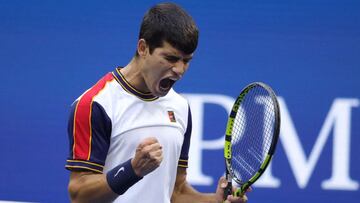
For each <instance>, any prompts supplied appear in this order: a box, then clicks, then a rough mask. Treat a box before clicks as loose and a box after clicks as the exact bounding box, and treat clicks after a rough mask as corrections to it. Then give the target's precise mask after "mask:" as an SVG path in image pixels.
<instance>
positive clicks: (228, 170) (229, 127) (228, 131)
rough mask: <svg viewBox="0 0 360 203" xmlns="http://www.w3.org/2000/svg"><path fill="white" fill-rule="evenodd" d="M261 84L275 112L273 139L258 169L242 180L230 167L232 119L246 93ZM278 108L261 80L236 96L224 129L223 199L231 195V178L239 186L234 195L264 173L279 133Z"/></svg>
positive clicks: (241, 192)
mask: <svg viewBox="0 0 360 203" xmlns="http://www.w3.org/2000/svg"><path fill="white" fill-rule="evenodd" d="M256 86H261V87H263V88H264V89H265V90H266V91H267V92H268V93H269V95H270V97H271V99H272V101H273V104H274V111H275V112H274V113H275V122H274V132H273V139H272V141H271V145H270V148H269V151H268V152H267V155H266V157H265V160H264V162H263V163H262V164H261V166H260V169H259V170H258V171H257V172H256V173H255V174H254V175H253V176H252V177H251V178H250V179H249V180H248V181H247V182H242V181H241V180H240V179H239V178H237V177H236V176H235V175H234V171H233V169H232V167H231V159H232V152H231V147H232V144H231V138H232V130H233V126H234V121H235V117H236V114H237V112H238V110H239V108H240V105H241V102H242V101H243V100H244V98H245V96H246V94H247V93H248V92H249V91H250V90H251V89H252V88H254V87H256ZM280 120H281V119H280V108H279V103H278V101H277V99H276V95H275V93H274V91H273V90H272V89H271V88H270V87H269V86H268V85H266V84H265V83H262V82H254V83H251V84H249V85H248V86H246V87H245V88H244V89H243V90H242V91H241V93H240V94H239V96H238V97H237V99H236V101H235V103H234V105H233V107H232V109H231V113H230V115H229V118H228V121H227V125H226V131H225V146H224V157H225V165H226V167H225V168H226V173H225V175H226V179H227V181H228V185H227V187H226V188H225V189H224V200H225V199H226V198H227V196H228V195H231V194H232V193H233V192H232V180H234V181H235V182H236V183H237V184H239V185H240V188H239V189H238V190H237V191H236V192H235V193H234V195H235V196H239V195H242V194H243V193H244V192H245V191H246V190H247V189H248V188H249V187H250V186H251V185H252V184H253V183H254V182H255V181H256V180H258V179H259V178H260V176H261V175H262V174H263V173H264V171H265V170H266V168H267V166H268V165H269V163H270V161H271V159H272V157H273V154H274V152H275V149H276V144H277V141H278V139H279V133H280Z"/></svg>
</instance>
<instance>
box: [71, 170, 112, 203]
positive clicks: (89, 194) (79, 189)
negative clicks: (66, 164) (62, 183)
mask: <svg viewBox="0 0 360 203" xmlns="http://www.w3.org/2000/svg"><path fill="white" fill-rule="evenodd" d="M68 190H69V194H70V199H71V202H76V203H77V202H112V201H113V200H114V199H115V198H116V197H117V196H118V195H117V194H116V193H114V192H113V191H112V190H111V189H110V187H109V185H108V183H107V181H106V175H104V174H93V173H88V172H75V173H74V172H73V173H71V175H70V183H69V187H68Z"/></svg>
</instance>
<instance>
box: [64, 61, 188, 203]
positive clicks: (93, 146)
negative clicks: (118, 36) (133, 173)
mask: <svg viewBox="0 0 360 203" xmlns="http://www.w3.org/2000/svg"><path fill="white" fill-rule="evenodd" d="M68 131H69V140H70V155H69V157H68V160H67V164H66V168H67V169H69V170H90V171H94V172H97V173H107V172H108V171H110V170H111V169H113V168H114V167H116V166H118V165H119V164H122V163H124V162H126V161H128V160H129V159H130V158H133V157H134V155H135V150H136V147H137V146H138V144H139V143H140V142H141V141H142V140H143V139H145V138H147V137H156V138H157V140H158V141H159V143H160V144H161V146H162V149H163V157H164V158H163V161H162V162H161V164H160V166H159V167H158V168H157V169H155V170H154V171H153V172H151V173H149V174H148V175H146V176H144V177H143V179H141V180H140V181H138V182H137V183H136V184H134V185H133V186H132V187H130V188H129V189H128V190H127V191H126V192H125V193H124V194H123V195H120V196H119V197H118V198H117V199H116V200H115V202H134V203H136V202H144V201H146V202H154V203H155V202H156V203H162V202H164V203H165V202H166V203H167V202H170V198H171V195H172V192H173V189H174V185H175V180H176V173H177V167H187V162H188V151H189V144H190V135H191V114H190V110H189V105H188V103H187V101H186V100H185V99H184V98H183V97H182V96H180V95H179V94H178V93H176V92H175V91H174V90H173V89H171V90H170V91H169V93H168V94H167V95H166V96H164V97H154V96H152V95H151V94H149V93H147V94H146V93H145V94H144V93H141V92H139V91H138V90H136V89H135V88H133V87H132V86H131V85H130V84H129V83H128V82H127V81H126V80H125V78H124V77H123V76H122V75H121V73H120V71H119V68H117V69H116V70H115V71H113V72H112V73H108V74H107V75H105V76H104V77H103V78H102V79H101V80H99V81H98V82H97V83H96V84H95V85H94V86H93V87H91V88H90V89H88V90H87V91H86V92H85V93H84V94H83V95H81V96H80V97H79V98H78V99H77V100H76V101H75V102H74V104H73V108H72V112H71V114H70V119H69V127H68Z"/></svg>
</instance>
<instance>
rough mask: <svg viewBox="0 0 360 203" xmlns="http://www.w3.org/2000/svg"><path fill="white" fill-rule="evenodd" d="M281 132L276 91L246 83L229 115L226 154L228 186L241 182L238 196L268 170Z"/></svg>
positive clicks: (237, 192)
mask: <svg viewBox="0 0 360 203" xmlns="http://www.w3.org/2000/svg"><path fill="white" fill-rule="evenodd" d="M279 131H280V113H279V104H278V101H277V99H276V95H275V93H274V91H273V90H272V89H271V88H270V87H269V86H268V85H266V84H264V83H261V82H255V83H251V84H249V85H248V86H246V87H245V88H244V89H243V90H242V91H241V93H240V95H239V96H238V98H237V99H236V101H235V103H234V105H233V107H232V110H231V113H230V115H229V118H228V122H227V126H226V132H225V133H226V134H225V147H224V156H225V163H226V179H227V181H228V185H227V187H226V188H225V189H224V200H226V198H227V196H228V195H231V194H233V192H232V180H234V181H235V182H236V183H237V184H239V189H238V190H237V191H235V194H234V195H235V196H239V195H241V194H243V193H244V192H245V191H246V190H247V189H248V188H249V187H250V185H252V184H253V183H254V182H255V181H256V180H257V179H258V178H259V177H260V176H261V175H262V174H263V173H264V171H265V169H266V167H267V166H268V165H269V163H270V161H271V158H272V156H273V154H274V152H275V148H276V143H277V141H278V138H279Z"/></svg>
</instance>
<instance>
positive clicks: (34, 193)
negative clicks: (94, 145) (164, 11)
mask: <svg viewBox="0 0 360 203" xmlns="http://www.w3.org/2000/svg"><path fill="white" fill-rule="evenodd" d="M175 2H176V3H178V4H180V5H181V6H182V7H184V8H185V10H187V11H188V12H189V13H190V14H191V15H192V16H193V17H194V19H195V21H196V22H197V24H198V26H199V28H200V41H199V46H198V49H197V52H196V53H195V56H194V59H193V61H192V62H191V65H190V69H189V71H188V72H187V74H186V76H185V77H184V79H183V80H182V81H180V82H179V83H178V84H176V86H175V89H176V90H177V91H178V92H180V93H184V94H185V95H186V96H187V97H188V98H189V100H190V101H192V105H194V104H195V103H196V102H198V101H200V100H201V99H202V100H201V101H202V102H203V103H202V104H203V105H202V107H203V110H204V111H203V112H202V114H201V115H203V117H198V118H199V119H198V122H195V124H198V126H197V127H196V126H194V128H195V129H196V132H194V133H193V136H197V138H193V139H195V140H193V141H192V142H193V143H194V145H195V146H196V147H197V148H192V150H193V151H194V152H200V153H198V154H199V156H194V155H193V154H191V155H190V157H193V158H190V159H192V160H191V163H196V164H193V165H194V167H193V169H191V168H192V165H191V164H190V169H189V171H190V172H189V176H190V177H189V181H190V182H191V183H192V184H193V185H194V187H196V188H197V189H199V190H200V191H203V192H213V191H215V188H216V183H217V179H218V178H219V177H220V176H221V175H222V173H223V171H224V164H223V158H222V153H223V152H222V149H221V148H220V147H219V146H220V145H219V144H217V145H216V144H215V145H216V146H215V147H211V146H210V145H209V142H212V143H214V142H213V141H214V140H217V139H219V140H221V138H222V135H223V131H224V128H225V123H226V117H227V111H226V108H225V107H224V105H223V106H222V105H220V104H219V103H217V102H211V101H209V100H206V96H209V95H212V96H215V97H216V98H220V97H225V98H228V99H229V98H235V97H236V96H237V94H238V93H239V92H240V90H241V89H242V88H243V87H244V86H245V85H246V84H248V83H250V82H253V81H263V82H265V83H268V84H270V85H271V86H272V87H273V89H274V90H275V91H276V93H277V94H278V96H279V97H280V98H281V101H282V109H283V110H284V109H285V110H286V112H282V113H285V115H284V116H283V123H282V124H283V126H282V127H283V128H282V132H281V139H280V142H279V145H278V148H277V152H276V156H275V158H274V160H273V162H272V166H271V169H270V170H271V173H270V175H269V176H268V177H272V178H275V179H276V180H277V181H275V182H277V183H276V184H272V185H271V184H270V183H269V181H268V182H267V183H269V184H268V185H266V184H265V182H266V181H265V180H263V181H262V184H259V185H258V186H254V191H253V192H252V193H251V194H249V199H250V201H249V202H254V203H265V202H267V203H275V202H276V203H287V202H295V203H296V202H299V203H300V202H304V201H307V202H348V203H355V202H358V201H359V198H360V192H359V181H360V175H359V171H360V158H359V153H360V149H359V148H357V146H358V145H359V144H360V138H359V136H360V126H359V123H360V110H359V108H360V106H359V100H360V90H359V88H360V80H359V77H360V1H357V0H342V1H340V0H238V1H235V0H224V1H215V0H209V1H175ZM156 3H157V1H145V0H143V1H140V0H134V1H55V0H54V1H43V0H32V1H20V0H11V1H10V0H8V1H6V0H0V68H1V74H0V81H1V85H0V98H1V99H0V106H1V111H0V112H1V113H0V156H1V163H0V200H12V201H32V202H68V201H69V200H68V195H67V182H68V175H69V172H68V171H66V170H65V169H64V165H65V160H66V157H67V153H68V140H67V134H66V127H67V119H68V114H69V110H70V108H69V107H70V105H71V103H72V102H73V101H74V100H75V99H76V98H77V97H78V96H79V95H80V94H81V93H82V92H83V91H85V90H86V89H87V88H89V87H90V86H91V85H93V84H94V83H95V82H96V81H97V80H98V79H99V78H100V77H101V76H103V75H104V74H105V73H107V72H109V71H112V70H113V69H114V68H115V67H116V66H118V65H126V64H127V63H128V61H129V60H130V59H131V58H132V56H133V54H134V52H135V46H136V42H137V36H138V29H139V26H140V22H141V19H142V16H143V14H144V13H145V12H146V10H147V9H148V8H149V7H151V6H152V5H154V4H156ZM206 101H208V102H206ZM193 111H195V112H197V111H199V109H198V108H196V106H195V107H194V108H193ZM199 113H201V112H200V111H199ZM326 121H328V123H327V122H326ZM326 123H327V124H329V125H325V124H326ZM294 130H295V132H294ZM322 130H323V131H324V132H323V133H321V131H322ZM325 135H326V136H325ZM294 137H295V138H298V139H295V140H294V139H292V138H294ZM319 138H323V139H324V140H325V141H323V144H321V141H319V140H320V139H319ZM344 140H345V141H344ZM342 141H344V142H342ZM295 144H298V145H295ZM316 144H317V145H318V148H316V147H315V146H316ZM299 146H300V148H299ZM199 149H200V150H201V151H199ZM299 149H301V150H300V151H299ZM296 150H297V151H296ZM299 152H303V154H301V153H299ZM310 157H313V158H312V161H309V160H310ZM301 158H306V159H305V160H303V161H302V162H301ZM304 161H305V162H304ZM296 164H298V165H296ZM196 169H199V170H198V171H196ZM306 171H307V172H306ZM199 174H201V175H203V176H206V177H208V178H210V179H211V180H210V181H206V180H205V179H206V178H203V177H200V176H199ZM306 177H307V178H306ZM331 178H333V181H332V183H333V184H335V185H337V186H330V187H327V188H326V187H325V186H323V182H324V181H326V180H329V179H331ZM300 179H301V180H302V181H303V183H300V182H301V181H300ZM208 180H209V179H208ZM144 198H146V197H144Z"/></svg>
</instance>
